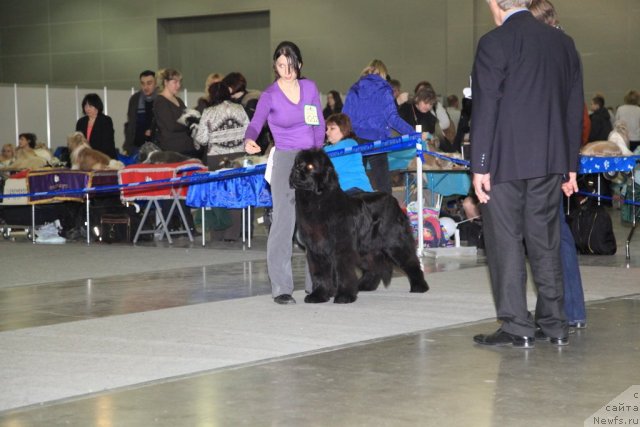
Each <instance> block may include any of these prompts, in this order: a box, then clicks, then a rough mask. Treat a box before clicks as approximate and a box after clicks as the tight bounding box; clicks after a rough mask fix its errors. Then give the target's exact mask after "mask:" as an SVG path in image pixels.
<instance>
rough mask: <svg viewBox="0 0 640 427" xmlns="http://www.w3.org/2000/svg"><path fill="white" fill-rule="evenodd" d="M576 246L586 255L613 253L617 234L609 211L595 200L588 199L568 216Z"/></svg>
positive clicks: (615, 247)
mask: <svg viewBox="0 0 640 427" xmlns="http://www.w3.org/2000/svg"><path fill="white" fill-rule="evenodd" d="M567 222H568V223H569V228H570V229H571V234H573V238H574V240H575V241H576V248H577V249H578V251H579V252H580V253H581V254H584V255H613V254H615V253H616V249H617V244H616V236H615V234H613V224H612V222H611V216H610V215H609V212H607V210H606V209H605V208H604V207H603V206H598V205H597V204H596V203H595V201H593V200H587V201H586V202H585V203H583V204H582V205H580V206H578V207H577V208H575V209H574V210H572V211H571V212H570V213H569V216H568V218H567Z"/></svg>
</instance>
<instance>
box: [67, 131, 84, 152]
mask: <svg viewBox="0 0 640 427" xmlns="http://www.w3.org/2000/svg"><path fill="white" fill-rule="evenodd" d="M88 145H89V144H88V143H87V138H85V137H84V134H83V133H82V132H73V133H72V134H69V136H67V148H68V149H69V152H71V153H73V152H74V151H75V150H76V149H77V148H78V147H81V146H88Z"/></svg>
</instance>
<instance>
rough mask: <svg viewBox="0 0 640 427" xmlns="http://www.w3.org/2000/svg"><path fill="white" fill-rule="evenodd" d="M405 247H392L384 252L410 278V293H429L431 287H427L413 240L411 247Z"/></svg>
mask: <svg viewBox="0 0 640 427" xmlns="http://www.w3.org/2000/svg"><path fill="white" fill-rule="evenodd" d="M403 246H405V247H391V248H388V249H385V250H384V252H385V253H386V254H387V255H388V256H389V258H391V260H392V261H393V262H394V263H395V264H396V265H397V266H398V267H400V268H401V269H402V271H404V272H405V274H406V275H407V277H408V278H409V284H410V286H411V288H410V292H418V293H423V292H427V291H428V290H429V285H427V281H426V280H425V279H424V272H423V271H422V267H421V266H420V260H419V259H418V256H417V255H416V253H415V249H414V248H413V239H412V244H411V245H403Z"/></svg>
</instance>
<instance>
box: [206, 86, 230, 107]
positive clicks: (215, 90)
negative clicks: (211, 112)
mask: <svg viewBox="0 0 640 427" xmlns="http://www.w3.org/2000/svg"><path fill="white" fill-rule="evenodd" d="M228 99H231V92H229V86H227V85H226V84H225V83H224V82H216V83H213V84H212V85H211V86H209V105H210V106H212V105H218V104H221V103H222V102H223V101H226V100H228Z"/></svg>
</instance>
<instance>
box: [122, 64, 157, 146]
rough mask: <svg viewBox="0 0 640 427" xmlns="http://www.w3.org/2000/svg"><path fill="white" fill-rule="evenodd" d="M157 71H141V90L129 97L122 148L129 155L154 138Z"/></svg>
mask: <svg viewBox="0 0 640 427" xmlns="http://www.w3.org/2000/svg"><path fill="white" fill-rule="evenodd" d="M156 87H157V84H156V73H154V72H153V71H151V70H145V71H143V72H141V73H140V90H139V91H138V92H136V93H134V94H133V95H131V98H129V107H128V108H127V123H125V124H124V144H123V146H122V149H123V150H124V151H126V152H127V154H128V155H132V154H135V153H136V152H137V151H138V149H139V148H140V147H141V146H142V144H144V143H145V142H147V141H152V140H153V101H155V99H156V96H157V91H156Z"/></svg>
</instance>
